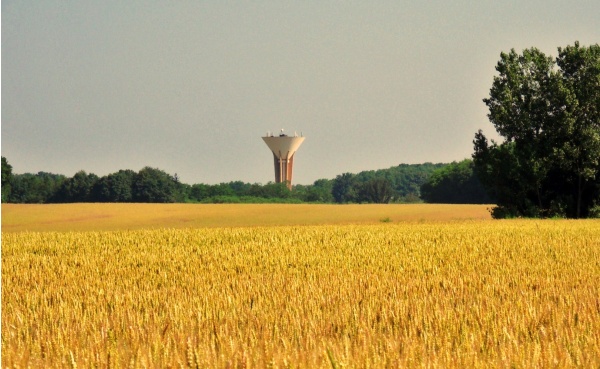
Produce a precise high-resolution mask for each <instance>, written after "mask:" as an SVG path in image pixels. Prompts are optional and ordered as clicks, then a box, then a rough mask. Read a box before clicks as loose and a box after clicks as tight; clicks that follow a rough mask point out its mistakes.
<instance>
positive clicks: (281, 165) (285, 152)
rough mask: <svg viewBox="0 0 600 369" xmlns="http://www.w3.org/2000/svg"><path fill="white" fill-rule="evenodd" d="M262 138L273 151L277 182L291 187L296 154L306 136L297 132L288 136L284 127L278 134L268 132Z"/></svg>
mask: <svg viewBox="0 0 600 369" xmlns="http://www.w3.org/2000/svg"><path fill="white" fill-rule="evenodd" d="M262 139H263V141H265V143H266V144H267V146H269V149H271V151H272V152H273V162H274V165H275V182H276V183H286V185H287V187H288V188H289V189H291V188H292V171H293V167H294V154H295V153H296V150H298V148H299V147H300V145H301V144H302V142H303V141H304V137H301V136H298V135H296V134H294V136H288V135H286V134H284V133H283V129H282V130H281V133H280V134H279V135H278V136H274V135H272V134H269V133H267V135H266V136H265V137H263V138H262Z"/></svg>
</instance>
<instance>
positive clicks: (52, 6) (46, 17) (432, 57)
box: [2, 0, 600, 184]
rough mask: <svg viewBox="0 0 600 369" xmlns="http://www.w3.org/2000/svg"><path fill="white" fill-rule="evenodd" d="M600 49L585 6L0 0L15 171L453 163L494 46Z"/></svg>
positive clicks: (316, 171) (496, 51)
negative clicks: (293, 145)
mask: <svg viewBox="0 0 600 369" xmlns="http://www.w3.org/2000/svg"><path fill="white" fill-rule="evenodd" d="M576 40H578V41H580V43H581V44H582V45H590V44H595V43H598V42H600V2H599V1H598V0H589V1H576V0H575V1H558V0H543V1H541V0H540V1H538V0H536V1H526V0H519V1H485V0H483V1H464V0H457V1H340V0H338V1H297V2H288V1H253V2H250V1H239V2H237V1H236V2H233V1H137V0H127V1H122V0H119V1H113V0H102V1H98V0H94V1H88V0H77V1H62V0H61V1H56V0H44V1H40V0H35V1H28V0H21V1H7V0H3V1H2V155H3V156H6V157H7V159H8V162H9V163H10V164H11V165H12V166H13V171H14V172H15V173H25V172H32V173H37V172H38V171H47V172H53V173H60V174H65V175H67V176H72V175H73V174H75V172H77V171H78V170H81V169H83V170H85V171H87V172H92V173H95V174H97V175H99V176H103V175H106V174H109V173H113V172H116V171H117V170H119V169H132V170H135V171H138V170H139V169H141V168H142V167H144V166H151V167H155V168H159V169H162V170H164V171H166V172H168V173H170V174H175V173H177V174H178V176H179V177H180V179H181V181H182V182H184V183H189V184H193V183H209V184H214V183H220V182H229V181H234V180H241V181H244V182H250V183H254V182H259V183H267V182H268V181H273V180H274V172H273V159H272V154H271V152H270V151H269V149H268V148H267V146H266V145H265V143H264V142H263V141H262V139H261V136H263V135H265V134H266V132H267V131H275V132H277V131H279V130H280V129H281V128H284V129H286V132H287V133H290V134H293V132H294V131H296V132H298V134H300V132H302V134H303V135H304V136H305V137H306V140H305V141H304V143H303V144H302V146H301V147H300V149H299V150H298V152H297V154H296V157H295V164H294V165H295V166H294V183H300V184H310V183H312V182H314V181H315V180H316V179H319V178H334V177H335V176H336V175H338V174H341V173H344V172H353V173H357V172H359V171H362V170H371V169H382V168H388V167H391V166H394V165H398V164H400V163H423V162H451V161H454V160H462V159H464V158H467V157H470V155H471V153H472V150H473V148H472V140H473V136H474V134H475V132H476V131H477V130H478V129H480V128H481V129H483V130H484V132H485V133H486V134H487V135H489V136H492V137H494V129H493V126H492V125H491V123H489V121H488V119H487V117H486V113H487V110H486V107H485V105H484V103H483V102H482V99H483V98H485V97H487V96H488V92H489V88H490V87H491V84H492V79H493V76H494V75H495V69H494V68H495V65H496V63H497V62H498V60H499V56H500V52H502V51H509V50H510V49H511V48H514V49H515V50H517V51H519V52H520V51H522V50H523V49H524V48H528V47H537V48H539V49H541V50H542V51H544V52H545V53H547V54H549V55H552V56H556V55H557V47H559V46H561V47H564V46H567V45H571V44H573V43H574V41H576Z"/></svg>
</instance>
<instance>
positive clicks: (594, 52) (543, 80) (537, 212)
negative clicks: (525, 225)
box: [473, 42, 600, 218]
mask: <svg viewBox="0 0 600 369" xmlns="http://www.w3.org/2000/svg"><path fill="white" fill-rule="evenodd" d="M557 67H558V68H557ZM496 70H497V71H498V73H499V75H498V76H496V77H495V78H494V83H493V85H492V88H491V89H490V97H489V98H487V99H485V100H484V102H485V103H486V105H487V106H488V108H489V114H488V117H489V119H490V121H491V122H492V124H493V125H494V127H495V128H496V131H497V132H498V133H499V134H500V135H501V136H502V137H504V139H505V140H504V142H503V143H501V144H498V143H495V142H494V141H492V142H491V144H489V143H488V140H487V138H486V137H485V136H484V135H483V133H482V132H481V131H479V132H478V133H477V134H476V135H475V140H474V141H473V143H474V148H475V152H474V154H473V159H474V167H475V171H476V173H477V176H478V177H479V179H480V180H481V182H482V183H483V185H484V186H485V187H486V189H487V191H488V193H489V194H490V195H491V196H492V197H493V198H494V199H495V200H496V203H497V205H498V206H497V207H496V208H495V209H493V213H492V215H493V216H494V217H497V218H504V217H516V216H525V217H569V218H582V217H588V216H595V214H596V208H597V206H598V205H599V204H600V46H599V45H598V44H596V45H592V46H590V47H584V46H580V45H579V43H577V42H576V43H575V45H574V46H567V47H566V48H564V49H562V48H559V49H558V57H557V58H556V60H553V59H552V58H551V57H548V56H546V55H544V53H542V52H541V51H540V50H538V49H535V48H531V49H527V50H524V51H523V53H522V54H517V53H516V52H515V51H514V50H511V52H510V53H508V54H506V53H502V54H501V59H500V61H499V62H498V65H497V67H496Z"/></svg>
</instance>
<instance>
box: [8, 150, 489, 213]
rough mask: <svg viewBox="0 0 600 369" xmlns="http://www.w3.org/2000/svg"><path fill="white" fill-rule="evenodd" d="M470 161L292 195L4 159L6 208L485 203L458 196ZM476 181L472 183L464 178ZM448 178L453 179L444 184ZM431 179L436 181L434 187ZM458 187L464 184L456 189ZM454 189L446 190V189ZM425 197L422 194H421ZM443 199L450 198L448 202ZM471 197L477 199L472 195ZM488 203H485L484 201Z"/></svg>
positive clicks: (158, 174)
mask: <svg viewBox="0 0 600 369" xmlns="http://www.w3.org/2000/svg"><path fill="white" fill-rule="evenodd" d="M469 163H471V161H470V160H467V161H465V162H461V163H452V164H443V163H438V164H432V163H424V164H400V165H398V166H395V167H391V168H388V169H380V170H371V171H363V172H360V173H358V174H353V173H344V174H341V175H338V176H337V177H336V178H334V179H319V180H316V181H315V182H314V183H313V184H312V185H294V187H293V189H292V190H291V191H290V190H289V189H288V188H287V187H286V186H285V184H283V183H273V182H269V183H267V184H260V183H253V184H250V183H245V182H242V181H232V182H228V183H219V184H213V185H209V184H202V183H201V184H193V185H188V184H185V183H182V182H181V181H180V180H179V178H178V176H177V175H170V174H168V173H166V172H165V171H163V170H160V169H156V168H151V167H145V168H143V169H141V170H140V171H138V172H135V171H133V170H119V171H118V172H115V173H111V174H109V175H106V176H103V177H99V176H97V175H95V174H93V173H86V172H85V171H83V170H82V171H79V172H77V173H75V175H74V176H73V177H66V176H64V175H60V174H52V173H47V172H39V173H37V174H32V173H25V174H13V173H12V166H11V165H10V164H9V163H8V161H7V160H6V158H5V157H2V202H10V203H71V202H155V203H172V202H195V203H244V202H247V203H263V202H289V203H390V202H396V203H414V202H421V201H423V200H425V201H428V202H471V203H473V202H474V203H481V202H485V201H482V199H478V198H474V197H473V196H471V197H470V198H469V195H468V194H467V193H465V194H463V196H462V197H461V196H456V194H455V193H453V191H454V190H456V189H457V188H458V191H459V192H461V190H460V187H461V185H460V183H462V182H464V181H469V180H471V181H472V180H473V178H472V177H473V172H472V170H471V165H470V164H469ZM455 167H456V168H462V169H465V170H463V171H462V172H461V174H460V175H463V176H467V177H468V176H471V178H470V179H465V178H459V177H460V175H458V176H457V173H458V172H460V170H454V169H452V168H455ZM446 174H449V175H450V177H451V178H450V179H446V180H445V181H442V180H440V178H441V177H445V176H446ZM430 178H433V179H436V178H437V179H436V180H435V181H434V182H433V183H429V182H428V180H429V179H430ZM455 181H458V182H459V183H458V184H456V183H454V182H455ZM447 186H450V187H449V188H452V189H453V190H452V191H451V190H450V189H446V190H444V187H447ZM423 190H424V191H425V192H424V193H423V194H422V193H421V191H423ZM480 192H481V191H480ZM443 193H447V194H451V196H449V197H447V198H444V195H443ZM469 193H477V192H472V191H470V190H469ZM484 199H485V198H484Z"/></svg>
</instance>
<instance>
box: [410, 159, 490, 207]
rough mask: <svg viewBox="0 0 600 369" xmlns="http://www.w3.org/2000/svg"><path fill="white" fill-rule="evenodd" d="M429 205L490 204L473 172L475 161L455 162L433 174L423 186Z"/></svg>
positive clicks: (422, 192)
mask: <svg viewBox="0 0 600 369" xmlns="http://www.w3.org/2000/svg"><path fill="white" fill-rule="evenodd" d="M421 198H422V199H423V200H424V201H425V202H428V203H444V204H489V203H490V202H491V199H490V197H489V196H488V195H487V193H486V191H485V188H484V187H483V185H482V184H481V182H480V181H479V179H478V178H477V176H476V175H475V173H474V171H473V161H472V160H469V159H465V160H463V161H461V162H458V163H457V162H453V163H451V164H449V165H448V166H445V167H443V168H440V169H438V170H436V171H435V172H433V173H432V174H431V176H430V177H429V178H428V180H427V182H425V183H424V184H423V185H422V186H421Z"/></svg>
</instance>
